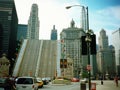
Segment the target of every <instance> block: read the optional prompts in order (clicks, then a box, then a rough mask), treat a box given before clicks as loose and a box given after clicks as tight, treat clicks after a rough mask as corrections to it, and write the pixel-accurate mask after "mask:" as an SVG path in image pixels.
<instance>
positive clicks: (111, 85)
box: [92, 80, 120, 90]
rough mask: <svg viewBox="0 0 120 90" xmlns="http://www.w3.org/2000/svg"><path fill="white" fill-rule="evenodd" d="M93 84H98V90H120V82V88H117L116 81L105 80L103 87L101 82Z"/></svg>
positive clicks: (97, 81) (119, 86)
mask: <svg viewBox="0 0 120 90" xmlns="http://www.w3.org/2000/svg"><path fill="white" fill-rule="evenodd" d="M92 82H93V83H96V90H120V80H119V85H118V87H116V85H115V82H114V80H104V81H103V85H101V81H100V80H96V81H92Z"/></svg>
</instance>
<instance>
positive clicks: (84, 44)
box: [81, 36, 87, 55]
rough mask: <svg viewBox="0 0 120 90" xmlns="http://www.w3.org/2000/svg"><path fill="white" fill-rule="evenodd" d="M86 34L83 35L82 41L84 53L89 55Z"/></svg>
mask: <svg viewBox="0 0 120 90" xmlns="http://www.w3.org/2000/svg"><path fill="white" fill-rule="evenodd" d="M85 38H86V36H82V37H81V41H82V55H87V43H86V41H85Z"/></svg>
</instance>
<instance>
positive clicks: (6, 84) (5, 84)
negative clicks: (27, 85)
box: [0, 77, 14, 90]
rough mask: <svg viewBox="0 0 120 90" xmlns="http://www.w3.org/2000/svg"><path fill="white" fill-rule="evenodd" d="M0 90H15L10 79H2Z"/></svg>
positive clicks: (0, 79)
mask: <svg viewBox="0 0 120 90" xmlns="http://www.w3.org/2000/svg"><path fill="white" fill-rule="evenodd" d="M0 90H14V85H13V83H12V82H11V80H10V79H9V78H6V77H3V78H0Z"/></svg>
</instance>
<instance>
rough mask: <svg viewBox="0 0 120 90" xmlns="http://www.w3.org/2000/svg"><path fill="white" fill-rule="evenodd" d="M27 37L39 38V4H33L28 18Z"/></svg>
mask: <svg viewBox="0 0 120 90" xmlns="http://www.w3.org/2000/svg"><path fill="white" fill-rule="evenodd" d="M27 38H28V39H39V18H38V5H37V4H32V8H31V12H30V17H29V20H28V30H27Z"/></svg>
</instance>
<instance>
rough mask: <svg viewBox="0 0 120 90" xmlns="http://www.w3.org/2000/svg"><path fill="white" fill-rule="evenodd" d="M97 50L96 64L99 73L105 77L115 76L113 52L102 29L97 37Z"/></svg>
mask: <svg viewBox="0 0 120 90" xmlns="http://www.w3.org/2000/svg"><path fill="white" fill-rule="evenodd" d="M98 41H99V44H98V45H99V50H98V52H97V62H98V69H99V73H101V74H103V75H104V76H105V75H114V74H115V52H114V47H112V48H110V47H109V44H108V36H107V35H106V31H105V30H104V29H102V30H101V31H100V36H99V39H98Z"/></svg>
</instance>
